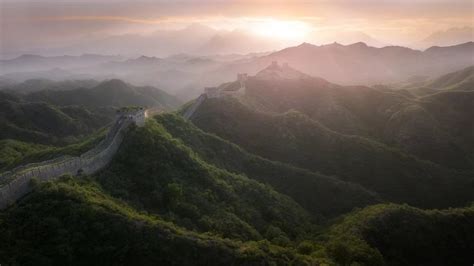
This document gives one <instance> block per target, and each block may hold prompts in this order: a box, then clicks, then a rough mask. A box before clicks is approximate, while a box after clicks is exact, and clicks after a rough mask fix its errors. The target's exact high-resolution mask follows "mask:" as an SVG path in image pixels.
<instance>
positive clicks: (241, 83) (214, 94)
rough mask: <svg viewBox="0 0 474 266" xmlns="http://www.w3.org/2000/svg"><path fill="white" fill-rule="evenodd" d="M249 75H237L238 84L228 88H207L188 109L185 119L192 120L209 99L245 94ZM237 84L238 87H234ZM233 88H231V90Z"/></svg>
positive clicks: (230, 85) (230, 84)
mask: <svg viewBox="0 0 474 266" xmlns="http://www.w3.org/2000/svg"><path fill="white" fill-rule="evenodd" d="M247 78H248V76H247V74H246V73H243V74H237V82H232V83H229V84H228V85H227V86H224V87H222V88H220V87H207V88H205V89H204V93H203V94H201V95H200V96H199V97H198V98H197V99H196V100H195V101H194V103H193V104H192V105H191V106H190V107H188V109H187V110H186V111H185V112H184V114H183V116H184V118H185V119H188V120H189V119H191V117H192V116H193V114H194V113H195V112H196V110H197V109H198V108H199V106H200V105H201V104H202V103H203V102H204V101H205V100H206V99H208V98H220V97H227V96H237V95H243V94H245V90H246V86H245V82H246V81H247ZM235 84H237V85H238V87H235V86H234V85H235ZM229 87H231V88H229Z"/></svg>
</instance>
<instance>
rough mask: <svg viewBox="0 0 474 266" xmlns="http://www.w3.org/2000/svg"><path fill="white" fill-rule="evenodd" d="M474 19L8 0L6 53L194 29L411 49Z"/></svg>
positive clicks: (433, 1)
mask: <svg viewBox="0 0 474 266" xmlns="http://www.w3.org/2000/svg"><path fill="white" fill-rule="evenodd" d="M473 14H474V1H472V0H398V1H395V0H352V1H349V0H346V1H343V0H333V1H329V0H324V1H298V0H296V1H295V0H293V1H269V0H254V1H250V0H235V1H233V0H227V1H224V0H221V1H218V0H214V1H207V0H202V1H201V0H199V1H198V0H187V1H159V0H158V1H151V0H150V1H118V0H108V1H107V0H103V1H86V0H75V1H73V0H61V1H59V0H57V1H53V0H50V1H43V0H36V1H32V0H30V1H25V0H0V23H1V25H0V54H1V55H2V56H3V57H5V56H9V55H13V54H15V53H21V52H25V51H26V52H28V51H33V52H34V51H36V50H38V49H39V48H45V47H47V48H48V49H54V48H55V47H67V46H72V45H74V44H77V43H80V42H84V40H90V39H100V38H104V37H106V36H114V35H123V34H142V35H147V34H153V33H154V32H156V31H163V30H177V29H181V28H184V27H187V26H189V25H191V24H202V25H206V26H209V27H211V28H213V29H216V30H227V31H232V30H242V31H247V32H250V33H252V34H254V35H257V36H260V37H263V38H268V39H275V40H280V41H281V40H286V41H288V44H290V43H297V42H303V41H308V42H313V41H317V36H318V34H319V33H320V35H319V36H323V34H326V35H327V33H328V32H331V33H334V34H337V33H340V32H348V31H357V32H363V33H364V34H367V35H370V36H371V37H373V38H375V39H376V40H378V41H380V42H381V43H387V44H393V45H406V46H409V45H410V44H412V43H416V42H418V41H420V40H422V39H423V38H426V37H427V36H428V35H430V34H431V33H433V32H437V31H443V30H447V29H450V28H454V27H468V26H469V27H472V26H474V18H473ZM36 48H38V49H36ZM40 50H41V49H39V50H38V51H40ZM43 50H44V49H43Z"/></svg>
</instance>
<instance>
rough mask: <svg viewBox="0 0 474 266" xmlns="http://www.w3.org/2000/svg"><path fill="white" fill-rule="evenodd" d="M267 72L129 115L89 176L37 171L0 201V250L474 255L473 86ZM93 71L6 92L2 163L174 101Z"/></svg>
mask: <svg viewBox="0 0 474 266" xmlns="http://www.w3.org/2000/svg"><path fill="white" fill-rule="evenodd" d="M276 70H277V71H278V69H276ZM272 71H273V70H272ZM267 74H268V73H267ZM269 74H270V75H266V76H269V77H271V78H270V79H271V80H270V82H269V81H268V80H264V79H253V80H251V81H250V83H249V85H248V87H247V89H248V94H247V95H246V96H245V97H242V98H239V99H235V98H219V99H207V100H206V101H205V102H204V103H203V104H202V105H201V106H200V108H199V109H198V111H197V112H196V113H195V114H194V116H193V119H192V122H190V121H186V120H185V119H183V118H182V117H181V116H179V114H172V113H162V114H160V115H157V116H155V117H154V118H153V119H148V120H147V122H146V125H145V126H144V127H136V126H131V127H130V128H129V130H128V131H127V133H126V136H125V138H124V141H123V143H122V144H121V146H120V149H119V151H118V153H117V154H116V155H115V157H114V159H113V161H112V162H111V163H110V165H109V166H108V167H107V168H105V169H103V170H101V171H100V172H98V173H96V174H95V175H93V176H83V175H81V176H77V177H72V176H64V177H62V178H60V179H59V180H55V181H50V182H45V183H39V182H38V181H37V180H36V179H33V182H32V186H33V191H32V192H31V193H30V194H28V195H27V196H26V197H24V198H23V199H21V200H20V201H19V202H18V203H16V204H14V205H13V206H10V207H9V208H7V209H5V210H2V211H0V239H1V241H0V263H1V264H2V265H3V264H5V265H390V266H391V265H394V266H395V265H440V266H441V265H465V264H466V265H467V264H470V263H472V261H474V257H473V255H472V250H474V205H472V201H473V200H474V193H473V191H474V187H473V185H474V173H473V168H472V159H474V154H473V153H472V151H473V150H474V138H473V135H472V132H473V131H472V130H473V129H474V122H473V120H472V117H471V115H472V113H473V112H474V109H473V108H474V94H472V91H465V90H458V89H453V88H450V89H446V90H442V91H439V92H437V93H434V94H430V95H427V96H423V97H417V96H415V95H414V94H411V92H409V90H403V91H396V90H391V89H387V88H382V87H380V88H367V87H342V86H338V85H335V84H331V83H329V82H326V81H324V80H321V79H314V78H311V77H308V76H305V77H304V78H301V79H298V80H296V81H295V80H291V79H286V80H272V79H274V78H273V77H274V76H275V77H277V79H278V75H273V74H275V73H273V72H271V73H269ZM294 74H295V73H294ZM296 74H298V73H296ZM464 76H465V75H461V74H459V75H458V74H448V76H447V77H444V78H440V79H439V81H438V82H439V83H440V84H444V85H443V86H445V85H446V84H448V83H456V82H457V83H459V82H463V80H464V79H463V77H464ZM32 82H33V81H32ZM46 84H48V83H46ZM66 84H68V83H66ZM463 84H464V83H463ZM26 85H28V84H25V85H24V86H26ZM43 85H44V84H43ZM44 86H46V85H44ZM48 86H50V85H48ZM90 86H92V88H89V89H86V88H83V89H72V90H64V89H56V90H47V91H44V90H40V91H37V92H34V93H29V94H19V93H12V92H3V91H0V99H1V101H2V102H0V103H1V104H0V108H1V110H0V119H2V120H1V121H0V122H2V124H1V126H0V127H2V128H0V129H5V130H3V131H1V133H0V134H4V135H0V171H5V170H8V169H11V168H13V167H15V166H17V165H19V164H23V163H28V162H35V161H41V160H47V159H51V158H54V157H56V156H60V155H63V154H71V155H78V154H81V153H83V152H85V151H86V150H89V149H91V148H92V147H94V146H95V145H96V144H97V143H98V142H99V141H100V140H101V139H103V137H104V135H105V132H106V128H103V126H104V125H105V124H106V122H107V121H111V119H112V117H113V114H114V111H115V110H116V109H117V108H119V107H123V106H127V105H128V106H130V105H139V106H143V105H145V106H155V107H160V108H171V106H174V105H175V103H173V99H172V98H167V96H166V95H165V96H163V95H161V92H159V91H157V92H150V93H149V92H148V91H147V90H149V89H150V90H151V88H139V87H133V86H130V85H128V84H125V83H123V82H121V81H118V80H112V81H109V82H104V83H101V84H99V85H97V84H90ZM226 86H227V85H226ZM288 88H290V89H291V93H290V92H289V91H288ZM31 90H32V91H34V88H31ZM104 106H108V107H104ZM130 108H137V107H125V108H124V109H122V110H131V109H130ZM186 108H189V105H186V106H184V107H183V109H182V110H181V112H182V111H183V110H185V109H186ZM101 119H104V120H103V121H102V120H101ZM100 128H102V130H99V129H100ZM40 136H42V137H40ZM32 137H34V138H33V139H32ZM6 138H8V139H6ZM26 141H31V143H30V142H26ZM66 144H67V145H66ZM0 196H1V195H0ZM393 202H394V203H393ZM403 203H408V204H410V205H413V206H416V207H411V206H409V205H406V204H403ZM420 207H421V208H446V209H431V210H430V209H420ZM448 207H449V208H448ZM453 207H457V208H453Z"/></svg>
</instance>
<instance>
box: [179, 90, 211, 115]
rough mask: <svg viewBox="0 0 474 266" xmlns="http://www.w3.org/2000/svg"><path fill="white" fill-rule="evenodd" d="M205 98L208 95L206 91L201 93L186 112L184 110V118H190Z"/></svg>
mask: <svg viewBox="0 0 474 266" xmlns="http://www.w3.org/2000/svg"><path fill="white" fill-rule="evenodd" d="M205 99H207V95H206V94H205V93H203V94H201V96H199V98H197V100H196V101H195V102H194V103H193V104H192V105H191V106H190V107H189V108H188V109H187V110H186V112H184V115H183V116H184V118H185V119H190V118H191V116H192V115H193V114H194V112H196V110H197V109H198V107H199V106H200V105H201V104H202V103H203V102H204V100H205Z"/></svg>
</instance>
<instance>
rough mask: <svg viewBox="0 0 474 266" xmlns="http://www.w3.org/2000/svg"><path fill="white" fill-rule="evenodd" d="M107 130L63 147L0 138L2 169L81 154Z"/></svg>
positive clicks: (94, 144) (93, 144)
mask: <svg viewBox="0 0 474 266" xmlns="http://www.w3.org/2000/svg"><path fill="white" fill-rule="evenodd" d="M105 134H106V130H105V129H103V130H100V131H98V132H96V133H94V134H92V135H91V136H89V137H87V138H84V139H83V140H81V141H80V142H77V143H74V144H69V145H67V146H63V147H56V146H48V145H42V144H32V143H28V142H22V141H18V140H12V139H4V140H0V171H4V170H9V169H11V168H13V167H15V166H18V165H21V164H25V163H32V162H41V161H44V160H50V159H53V158H56V157H59V156H62V155H75V156H77V155H80V154H82V153H84V152H86V151H88V150H90V149H92V148H93V147H94V146H96V145H97V144H98V143H99V142H100V141H101V140H102V139H103V137H104V136H105Z"/></svg>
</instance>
